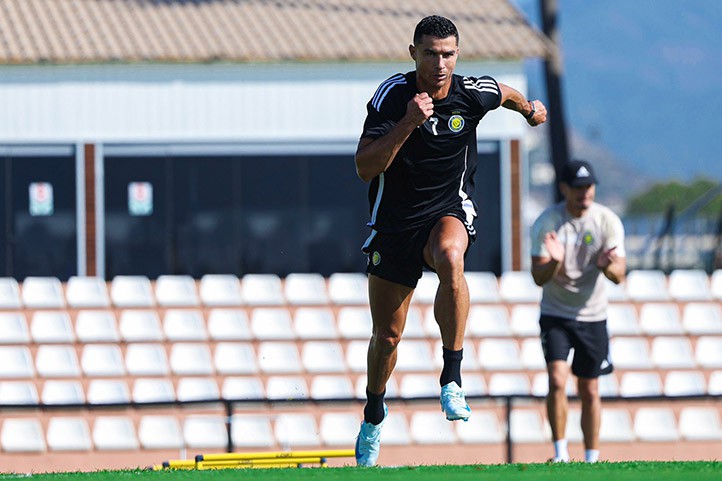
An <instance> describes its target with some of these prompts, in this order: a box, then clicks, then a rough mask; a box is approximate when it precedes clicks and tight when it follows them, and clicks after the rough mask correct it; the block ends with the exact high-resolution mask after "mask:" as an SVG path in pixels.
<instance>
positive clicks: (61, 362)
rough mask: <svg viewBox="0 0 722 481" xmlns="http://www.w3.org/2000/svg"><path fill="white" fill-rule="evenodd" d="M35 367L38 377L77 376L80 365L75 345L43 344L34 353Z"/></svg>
mask: <svg viewBox="0 0 722 481" xmlns="http://www.w3.org/2000/svg"><path fill="white" fill-rule="evenodd" d="M35 368H36V369H37V371H38V375H39V376H40V377H79V376H80V365H79V363H78V354H77V353H76V352H75V347H73V346H68V345H51V344H43V345H41V346H40V347H38V351H37V353H36V354H35Z"/></svg>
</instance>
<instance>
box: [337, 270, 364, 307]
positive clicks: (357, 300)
mask: <svg viewBox="0 0 722 481" xmlns="http://www.w3.org/2000/svg"><path fill="white" fill-rule="evenodd" d="M328 295H329V298H330V300H331V302H333V303H334V304H336V305H340V306H346V305H353V304H368V302H369V294H368V277H367V276H366V274H363V273H361V272H338V273H334V274H331V275H330V276H329V278H328Z"/></svg>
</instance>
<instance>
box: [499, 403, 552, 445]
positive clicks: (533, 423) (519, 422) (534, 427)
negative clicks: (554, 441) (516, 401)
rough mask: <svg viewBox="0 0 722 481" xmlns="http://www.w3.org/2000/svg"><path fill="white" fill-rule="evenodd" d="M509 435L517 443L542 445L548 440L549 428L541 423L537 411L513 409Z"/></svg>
mask: <svg viewBox="0 0 722 481" xmlns="http://www.w3.org/2000/svg"><path fill="white" fill-rule="evenodd" d="M510 416H511V419H510V423H511V426H510V427H509V433H510V435H511V439H512V441H514V442H517V443H543V442H546V441H548V440H549V439H550V437H551V436H550V433H549V428H548V426H546V425H545V424H544V422H543V421H542V417H541V415H540V414H539V411H536V410H533V409H514V410H512V412H511V415H510Z"/></svg>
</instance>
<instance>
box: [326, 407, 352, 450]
mask: <svg viewBox="0 0 722 481" xmlns="http://www.w3.org/2000/svg"><path fill="white" fill-rule="evenodd" d="M360 423H361V417H360V416H359V415H358V413H356V412H327V413H324V414H323V415H322V416H321V422H320V426H319V429H320V434H321V439H322V440H323V442H324V444H326V445H328V446H348V440H349V439H354V438H355V437H356V436H357V435H358V429H359V424H360Z"/></svg>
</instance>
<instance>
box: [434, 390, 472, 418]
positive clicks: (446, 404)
mask: <svg viewBox="0 0 722 481" xmlns="http://www.w3.org/2000/svg"><path fill="white" fill-rule="evenodd" d="M464 396H465V395H464V391H462V390H461V388H460V387H459V385H458V384H456V382H454V381H451V382H450V383H449V384H447V385H446V386H443V387H442V388H441V410H442V411H444V414H446V419H448V420H449V421H458V420H459V419H461V420H463V421H468V420H469V416H471V408H470V407H469V405H468V404H467V403H466V398H465V397H464Z"/></svg>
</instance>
